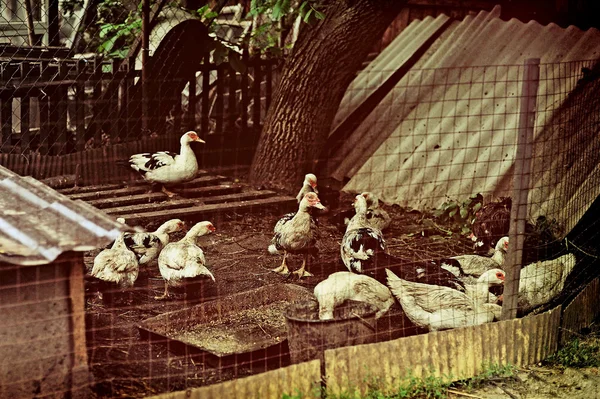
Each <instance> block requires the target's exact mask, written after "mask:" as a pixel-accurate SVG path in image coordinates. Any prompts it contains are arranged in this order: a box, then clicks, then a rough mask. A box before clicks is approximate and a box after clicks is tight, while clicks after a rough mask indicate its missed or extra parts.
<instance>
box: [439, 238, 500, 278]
mask: <svg viewBox="0 0 600 399" xmlns="http://www.w3.org/2000/svg"><path fill="white" fill-rule="evenodd" d="M507 250H508V237H502V238H501V239H499V240H498V242H497V243H496V248H495V250H494V254H493V255H492V257H491V258H488V257H487V256H481V255H458V256H452V257H450V258H448V261H445V262H444V261H442V264H441V266H440V267H441V268H442V269H445V270H448V271H449V272H450V273H452V274H454V275H455V276H457V277H459V276H475V277H478V276H481V275H482V274H483V273H484V272H485V271H487V270H489V269H497V268H502V266H504V261H505V259H506V251H507Z"/></svg>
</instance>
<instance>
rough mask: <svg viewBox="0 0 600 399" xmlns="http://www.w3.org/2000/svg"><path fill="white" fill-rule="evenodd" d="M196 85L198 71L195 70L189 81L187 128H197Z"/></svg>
mask: <svg viewBox="0 0 600 399" xmlns="http://www.w3.org/2000/svg"><path fill="white" fill-rule="evenodd" d="M196 86H197V82H196V72H195V71H194V72H193V73H192V76H191V77H190V80H189V82H188V109H187V113H186V120H185V126H186V129H187V130H195V129H196Z"/></svg>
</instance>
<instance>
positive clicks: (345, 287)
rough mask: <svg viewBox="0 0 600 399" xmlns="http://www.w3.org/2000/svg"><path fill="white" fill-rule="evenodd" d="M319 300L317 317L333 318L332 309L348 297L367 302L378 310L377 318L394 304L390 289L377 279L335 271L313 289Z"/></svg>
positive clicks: (322, 318)
mask: <svg viewBox="0 0 600 399" xmlns="http://www.w3.org/2000/svg"><path fill="white" fill-rule="evenodd" d="M314 294H315V296H316V297H317V301H318V302H319V319H321V320H330V319H333V311H334V309H335V307H336V306H339V305H341V304H342V303H344V302H345V301H346V300H348V299H352V300H355V301H359V302H366V303H369V304H371V305H373V306H375V307H376V308H378V309H379V310H378V311H377V313H376V314H375V317H376V318H379V317H381V316H383V315H384V314H385V312H387V311H388V310H389V308H390V307H391V306H392V305H393V304H394V301H395V300H394V297H393V295H392V293H391V292H390V290H389V289H388V288H387V287H386V286H385V285H383V284H381V283H380V282H379V281H377V280H375V279H374V278H371V277H369V276H365V275H362V274H354V273H350V272H337V273H333V274H330V275H329V277H327V279H326V280H323V281H321V282H320V283H319V284H317V286H316V287H315V289H314Z"/></svg>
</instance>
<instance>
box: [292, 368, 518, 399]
mask: <svg viewBox="0 0 600 399" xmlns="http://www.w3.org/2000/svg"><path fill="white" fill-rule="evenodd" d="M482 367H483V371H482V372H481V373H480V374H478V375H476V376H475V377H473V378H470V379H468V380H464V381H459V382H454V383H452V382H449V381H450V380H451V377H450V376H444V377H438V376H436V375H435V374H434V372H433V370H430V372H429V374H428V375H427V376H425V377H423V378H419V377H415V376H414V375H412V373H409V374H408V376H406V378H405V379H404V380H403V381H402V382H401V383H400V384H399V385H398V386H397V388H396V389H395V390H393V391H391V392H386V391H384V390H383V388H382V387H383V385H384V384H383V383H382V381H381V380H380V379H378V378H371V377H369V378H367V379H366V381H367V386H368V389H367V392H366V393H364V394H361V393H360V392H359V391H358V390H356V389H349V390H346V391H345V392H342V393H341V394H339V395H332V394H327V395H324V397H326V398H327V399H409V398H415V399H417V398H419V399H420V398H425V399H442V398H447V397H448V390H449V389H450V388H478V387H480V386H482V385H484V384H485V383H486V382H489V381H493V380H497V379H500V378H501V379H504V378H510V377H512V376H513V375H514V373H515V368H514V366H512V365H505V366H500V365H498V364H487V365H483V366H482ZM301 398H302V395H301V394H297V396H290V395H284V397H283V398H282V399H301Z"/></svg>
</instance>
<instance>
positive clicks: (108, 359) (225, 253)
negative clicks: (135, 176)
mask: <svg viewBox="0 0 600 399" xmlns="http://www.w3.org/2000/svg"><path fill="white" fill-rule="evenodd" d="M341 203H342V204H347V207H348V208H349V207H350V203H351V196H347V197H343V198H342V201H341ZM345 207H346V206H345ZM387 209H388V211H389V212H390V213H391V215H392V216H393V224H392V226H391V228H390V229H389V231H387V232H386V234H385V236H386V240H387V244H388V248H389V251H390V252H391V253H392V254H394V255H396V256H398V257H400V258H402V259H406V260H407V261H410V260H426V259H432V258H436V257H443V256H451V255H455V254H461V253H468V252H469V251H471V250H472V243H471V242H469V240H467V239H466V238H464V237H461V236H460V235H458V234H454V235H451V236H450V235H448V234H447V232H446V231H445V229H443V228H442V227H441V226H440V229H438V228H437V227H436V226H435V225H433V224H431V223H430V222H427V221H425V222H424V215H423V214H421V213H419V212H411V211H408V210H405V209H401V208H399V207H396V206H394V207H388V208H387ZM257 211H259V212H260V211H261V210H257ZM334 213H335V212H330V213H329V214H327V215H324V216H321V217H320V218H319V223H320V226H319V230H320V235H321V238H320V239H319V243H318V245H319V249H320V257H319V259H318V260H317V261H316V262H313V263H312V264H310V266H309V270H310V271H311V272H312V273H314V277H310V278H305V279H302V280H300V281H298V280H297V279H296V278H288V279H286V278H285V277H283V276H280V275H278V274H275V273H273V272H271V271H270V270H271V269H273V268H275V267H276V266H278V265H279V264H280V263H281V259H282V257H281V256H273V255H270V254H269V253H268V252H267V250H266V249H267V247H268V245H269V243H270V240H271V238H272V231H273V226H274V225H275V223H276V221H277V220H278V219H279V217H280V216H281V214H280V213H277V214H273V213H269V212H262V214H254V213H252V214H243V215H235V214H229V215H223V216H221V217H220V218H219V219H216V220H212V222H213V223H214V224H215V226H216V228H217V231H216V233H213V234H211V235H208V236H205V237H201V238H200V239H199V245H200V246H201V247H202V248H203V249H204V251H205V255H206V259H207V264H208V266H209V268H210V270H211V271H212V272H213V274H214V275H215V278H216V283H212V282H209V283H206V284H203V286H202V290H201V296H202V297H201V298H200V301H201V302H205V301H208V300H211V299H217V298H221V299H222V298H225V297H227V295H230V294H234V293H238V292H243V291H247V290H251V289H254V288H258V287H261V286H265V285H268V284H275V283H292V284H298V285H300V286H303V287H307V288H308V289H310V290H311V291H312V288H313V287H314V286H315V285H316V284H317V283H318V282H319V281H321V280H323V279H325V278H326V277H327V276H328V275H329V274H331V273H332V272H335V271H342V270H346V269H345V267H344V265H343V264H342V263H341V261H340V260H339V243H340V241H341V238H342V235H343V234H342V232H340V231H339V230H338V228H337V227H336V225H335V224H334V222H333V220H334V218H333V217H332V215H333V214H334ZM143 227H145V228H146V229H147V230H148V231H152V230H154V229H155V228H156V227H157V226H156V225H149V226H143ZM182 235H183V233H178V234H174V235H173V237H172V240H177V239H179V238H180V237H181V236H182ZM97 252H98V251H95V252H92V253H89V254H87V257H86V264H87V265H88V267H91V263H92V262H93V256H95V254H96V253H97ZM289 260H290V262H288V265H289V266H290V269H292V270H293V269H296V268H298V267H299V266H300V263H301V257H300V256H292V257H291V258H290V259H289ZM86 287H87V289H86V290H87V294H88V298H87V326H88V334H87V335H88V346H89V355H90V364H91V369H92V371H93V375H94V378H95V381H96V385H95V389H94V392H95V393H96V395H97V396H98V397H139V396H145V395H150V394H156V393H161V392H167V391H173V390H181V389H185V388H188V387H196V386H202V385H207V384H212V383H216V382H220V381H223V380H228V379H231V378H235V377H241V376H244V375H248V374H251V373H256V372H260V371H263V370H264V369H266V368H272V367H280V366H285V365H287V364H288V363H289V359H286V358H280V359H277V358H275V359H271V360H274V362H265V364H264V365H263V366H259V367H256V366H254V365H253V366H252V367H248V368H245V367H240V368H238V369H233V370H224V369H219V368H211V367H208V366H205V365H204V364H203V363H202V362H198V361H194V360H193V359H190V357H189V356H185V353H174V352H173V351H169V350H167V347H166V345H165V344H164V343H152V342H150V341H148V340H146V339H144V338H143V337H141V336H140V331H139V330H138V328H137V326H138V324H139V323H140V322H141V321H143V320H145V319H147V318H150V317H153V316H156V315H159V314H162V313H165V312H169V311H174V310H179V309H182V308H185V307H187V306H193V305H195V304H197V303H198V302H197V301H196V302H194V301H191V300H189V299H186V298H184V297H183V296H182V295H179V294H178V295H176V296H175V297H174V298H172V299H170V300H167V301H158V300H155V299H154V296H157V295H160V294H161V293H162V290H163V287H164V286H163V282H162V278H161V276H160V273H159V271H158V266H157V264H156V262H154V263H152V264H150V265H147V266H143V267H142V268H141V270H140V276H139V278H138V281H137V282H136V287H134V289H133V290H132V291H131V292H129V293H128V294H127V295H126V296H125V297H124V298H120V299H119V298H118V299H116V300H115V303H113V304H110V303H109V304H107V303H106V302H105V301H106V298H105V300H104V301H103V300H100V298H99V297H98V296H97V295H96V290H97V287H96V286H95V283H94V282H93V281H88V284H87V286H86ZM225 300H226V299H225ZM267 363H269V364H267Z"/></svg>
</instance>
